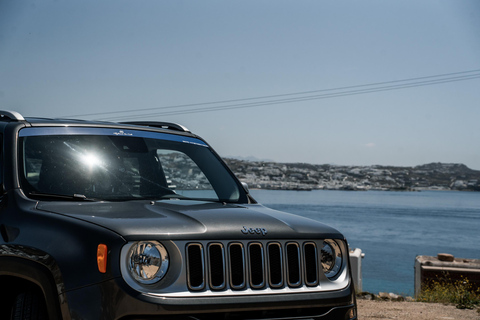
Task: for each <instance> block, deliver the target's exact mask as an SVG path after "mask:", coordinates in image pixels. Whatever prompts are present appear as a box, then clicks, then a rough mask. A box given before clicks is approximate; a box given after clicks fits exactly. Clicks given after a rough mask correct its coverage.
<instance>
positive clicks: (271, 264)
mask: <svg viewBox="0 0 480 320" xmlns="http://www.w3.org/2000/svg"><path fill="white" fill-rule="evenodd" d="M268 271H269V284H270V286H271V287H272V288H279V287H281V286H283V263H282V246H281V245H280V244H279V243H269V244H268Z"/></svg>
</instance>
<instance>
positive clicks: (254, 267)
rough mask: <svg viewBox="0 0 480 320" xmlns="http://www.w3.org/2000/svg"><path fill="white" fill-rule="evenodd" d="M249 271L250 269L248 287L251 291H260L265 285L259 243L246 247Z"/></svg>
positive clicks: (261, 249) (261, 250)
mask: <svg viewBox="0 0 480 320" xmlns="http://www.w3.org/2000/svg"><path fill="white" fill-rule="evenodd" d="M248 254H249V269H250V286H251V287H252V288H253V289H260V288H262V287H263V286H264V285H265V279H264V275H263V270H264V269H265V268H264V260H263V247H262V244H260V243H251V244H249V246H248Z"/></svg>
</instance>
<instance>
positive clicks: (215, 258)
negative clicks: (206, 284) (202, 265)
mask: <svg viewBox="0 0 480 320" xmlns="http://www.w3.org/2000/svg"><path fill="white" fill-rule="evenodd" d="M208 259H209V272H210V273H209V275H210V288H211V289H213V290H221V289H223V288H225V256H224V250H223V245H222V244H220V243H213V244H210V245H209V246H208Z"/></svg>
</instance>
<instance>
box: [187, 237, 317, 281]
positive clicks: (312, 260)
mask: <svg viewBox="0 0 480 320" xmlns="http://www.w3.org/2000/svg"><path fill="white" fill-rule="evenodd" d="M320 244H321V242H320ZM317 246H318V244H317V243H316V242H314V241H270V242H267V241H258V242H257V241H253V242H237V241H234V242H211V243H208V244H203V243H196V242H195V243H188V244H187V245H186V257H187V259H186V261H187V265H186V267H187V285H188V289H189V290H191V291H201V290H205V289H207V290H212V291H218V290H225V289H231V290H243V289H248V288H249V289H252V290H260V289H267V288H270V289H280V288H284V287H290V288H298V287H301V286H307V287H314V286H318V285H319V272H320V269H319V257H318V252H319V250H318V249H317Z"/></svg>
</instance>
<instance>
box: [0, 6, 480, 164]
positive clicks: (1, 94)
mask: <svg viewBox="0 0 480 320" xmlns="http://www.w3.org/2000/svg"><path fill="white" fill-rule="evenodd" d="M479 69H480V1H478V0H471V1H463V0H450V1H444V0H423V1H418V0H401V1H400V0H398V1H393V0H392V1H385V0H378V1H372V0H363V1H320V0H315V1H313V0H312V1H303V0H299V1H293V0H292V1H282V0H275V1H273V0H271V1H261V0H255V1H250V0H242V1H225V0H222V1H208V0H205V1H179V0H175V1H162V0H138V1H131V0H129V1H122V0H110V1H99V0H94V1H93V0H82V1H78V0H75V1H73V0H56V1H49V0H43V1H31V0H22V1H19V0H0V108H1V109H7V110H16V111H18V112H20V113H22V114H23V115H24V116H41V117H58V116H76V117H77V118H83V119H112V118H115V117H126V118H122V120H128V117H129V116H130V117H131V116H133V115H136V116H137V117H135V118H132V120H141V119H146V120H163V121H172V122H178V123H181V124H183V125H185V126H186V127H188V128H189V129H191V130H192V131H194V132H195V133H197V134H199V135H200V136H202V137H203V138H205V139H206V140H207V141H208V142H209V143H210V144H211V145H212V146H213V147H214V148H215V149H216V150H217V151H218V152H219V153H220V155H222V156H242V157H249V156H253V157H256V158H259V159H270V160H275V161H280V162H308V163H315V164H323V163H333V164H339V165H373V164H380V165H399V166H415V165H420V164H425V163H430V162H447V163H464V164H466V165H468V166H469V167H471V168H473V169H477V170H480V148H479V141H480V121H479V120H480V78H475V79H471V80H467V81H457V82H447V83H442V84H437V85H431V86H416V87H412V88H408V89H402V90H391V91H378V90H373V91H376V92H372V93H368V94H360V95H345V94H343V95H342V94H341V95H340V96H338V97H334V98H328V99H325V98H324V99H314V100H308V101H303V102H295V103H282V104H280V103H273V104H269V105H258V104H257V105H256V106H253V107H249V108H233V109H225V108H223V107H228V106H229V105H231V104H229V103H225V102H224V103H220V104H216V105H195V106H190V107H175V108H170V109H160V108H163V107H169V106H179V105H186V104H199V103H204V102H214V101H225V100H234V99H246V98H252V97H261V96H276V95H283V94H289V93H299V92H308V91H315V90H325V89H332V88H340V87H348V86H355V85H363V84H371V83H381V82H388V81H395V80H402V79H412V78H418V77H426V76H432V75H438V74H450V73H456V72H462V71H470V70H479ZM473 74H474V75H477V76H478V75H479V72H477V73H473ZM462 75H465V74H462ZM362 88H363V87H362ZM350 90H351V89H350ZM325 93H329V91H327V92H317V93H316V94H325ZM299 96H300V97H305V96H308V95H306V94H304V95H299ZM287 97H295V96H280V97H273V98H269V99H266V100H268V101H271V100H277V99H283V98H287ZM255 101H257V100H246V101H241V102H237V104H238V103H247V102H255ZM212 106H214V107H219V106H220V107H222V108H223V110H217V111H212V112H195V113H182V114H163V115H162V114H161V113H165V112H167V111H168V112H172V111H175V112H179V111H182V112H184V111H188V110H192V109H196V108H208V107H212ZM154 108H158V109H154ZM139 109H140V110H142V109H148V110H145V111H138V112H136V113H132V112H127V113H125V111H132V110H139ZM203 111H205V109H203ZM100 112H117V113H109V114H101V115H99V114H96V113H100ZM92 114H95V115H92Z"/></svg>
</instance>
